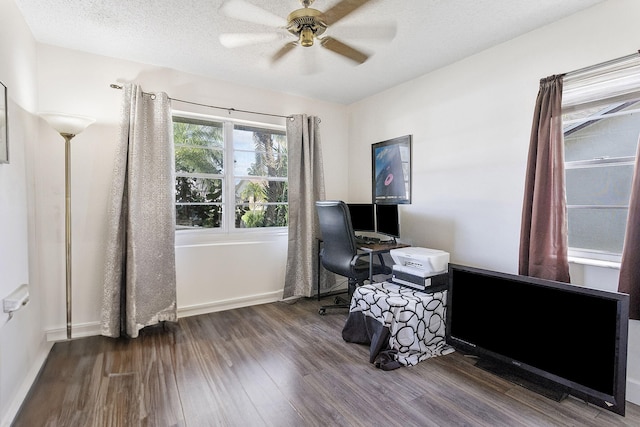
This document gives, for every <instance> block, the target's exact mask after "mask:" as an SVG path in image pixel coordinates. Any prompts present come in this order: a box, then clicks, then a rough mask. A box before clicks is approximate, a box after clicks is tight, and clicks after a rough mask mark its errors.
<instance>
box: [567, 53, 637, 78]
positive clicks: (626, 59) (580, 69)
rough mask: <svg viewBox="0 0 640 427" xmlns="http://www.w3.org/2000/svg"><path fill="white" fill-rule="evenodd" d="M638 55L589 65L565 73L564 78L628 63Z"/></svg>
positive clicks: (634, 54) (633, 54)
mask: <svg viewBox="0 0 640 427" xmlns="http://www.w3.org/2000/svg"><path fill="white" fill-rule="evenodd" d="M639 54H640V50H639V51H638V52H635V53H632V54H631V55H627V56H622V57H620V58H616V59H612V60H609V61H605V62H601V63H599V64H594V65H590V66H588V67H584V68H579V69H577V70H573V71H569V72H568V73H565V74H564V76H565V78H566V77H569V78H570V77H573V76H575V75H577V74H581V73H586V72H589V71H592V70H597V69H598V68H602V67H607V66H609V65H615V64H618V63H620V62H625V61H628V60H630V59H632V58H637V57H638V56H639Z"/></svg>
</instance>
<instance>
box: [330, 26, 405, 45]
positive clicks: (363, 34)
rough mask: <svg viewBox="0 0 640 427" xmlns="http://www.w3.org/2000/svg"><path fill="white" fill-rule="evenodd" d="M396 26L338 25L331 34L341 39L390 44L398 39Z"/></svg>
mask: <svg viewBox="0 0 640 427" xmlns="http://www.w3.org/2000/svg"><path fill="white" fill-rule="evenodd" d="M396 33H397V28H396V25H395V24H371V25H338V26H336V27H333V28H332V29H331V34H333V35H334V36H336V37H340V38H341V39H359V40H365V39H366V40H379V41H383V42H388V41H391V40H393V39H394V38H395V37H396Z"/></svg>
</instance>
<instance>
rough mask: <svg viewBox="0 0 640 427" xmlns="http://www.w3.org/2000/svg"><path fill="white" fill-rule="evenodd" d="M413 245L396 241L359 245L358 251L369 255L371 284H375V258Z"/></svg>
mask: <svg viewBox="0 0 640 427" xmlns="http://www.w3.org/2000/svg"><path fill="white" fill-rule="evenodd" d="M409 246H411V245H407V244H405V243H398V242H396V241H395V240H393V241H390V242H376V243H358V249H359V250H361V251H362V252H366V253H367V254H368V255H369V283H373V256H374V255H378V254H385V253H388V252H390V251H391V250H393V249H400V248H408V247H409Z"/></svg>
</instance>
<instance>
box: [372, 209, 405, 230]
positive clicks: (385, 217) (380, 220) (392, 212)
mask: <svg viewBox="0 0 640 427" xmlns="http://www.w3.org/2000/svg"><path fill="white" fill-rule="evenodd" d="M376 232H377V233H380V234H385V235H387V236H392V237H400V219H399V218H398V205H379V204H376Z"/></svg>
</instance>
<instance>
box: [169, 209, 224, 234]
mask: <svg viewBox="0 0 640 427" xmlns="http://www.w3.org/2000/svg"><path fill="white" fill-rule="evenodd" d="M176 226H177V228H179V229H180V228H217V227H221V226H222V206H220V205H176Z"/></svg>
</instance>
